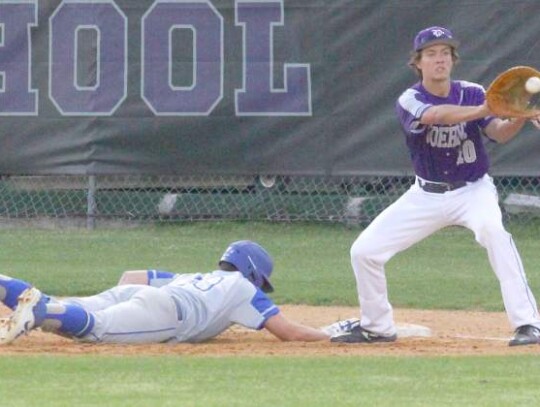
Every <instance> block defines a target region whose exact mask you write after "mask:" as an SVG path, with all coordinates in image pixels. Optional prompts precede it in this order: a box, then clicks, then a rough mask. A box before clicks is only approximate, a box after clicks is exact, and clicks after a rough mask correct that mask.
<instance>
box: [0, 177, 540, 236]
mask: <svg viewBox="0 0 540 407" xmlns="http://www.w3.org/2000/svg"><path fill="white" fill-rule="evenodd" d="M413 181H414V178H413V177H412V176H402V177H396V176H392V177H387V176H384V177H383V176H372V177H320V176H319V177H308V176H234V177H233V176H165V175H163V176H141V175H107V176H105V175H104V176H102V175H99V176H73V175H65V176H56V175H55V176H1V177H0V226H4V227H6V226H12V225H13V226H17V227H18V226H21V225H25V224H28V225H31V226H49V225H60V226H61V225H68V226H75V227H86V228H88V229H93V228H94V227H96V226H111V225H115V224H118V225H121V226H124V227H125V226H130V225H140V224H144V223H166V222H181V221H198V220H249V221H285V222H293V221H310V222H331V223H344V224H347V225H350V226H353V225H366V224H368V223H369V222H370V221H371V220H372V219H373V218H374V217H375V216H376V215H377V214H378V213H379V212H380V211H381V210H383V209H384V208H386V207H387V206H388V205H389V204H390V203H392V202H393V201H394V200H396V199H397V198H398V197H399V196H400V195H401V194H402V193H403V192H404V191H405V190H406V189H407V188H408V187H409V185H410V184H411V183H412V182H413ZM495 183H496V185H497V187H498V190H499V195H500V203H501V206H502V208H503V212H504V216H505V221H506V222H507V223H508V222H517V223H527V222H530V221H531V220H532V219H533V218H537V217H540V185H539V183H540V177H496V178H495Z"/></svg>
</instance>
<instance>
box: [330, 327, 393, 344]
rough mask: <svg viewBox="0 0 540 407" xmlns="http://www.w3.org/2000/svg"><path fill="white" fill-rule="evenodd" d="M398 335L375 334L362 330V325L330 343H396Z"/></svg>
mask: <svg viewBox="0 0 540 407" xmlns="http://www.w3.org/2000/svg"><path fill="white" fill-rule="evenodd" d="M396 339H397V335H396V334H394V335H379V334H376V333H374V332H371V331H368V330H367V329H364V328H362V327H361V326H360V325H358V326H355V327H354V328H353V329H352V330H351V331H350V332H347V333H346V334H342V335H336V336H333V337H332V338H330V342H341V343H375V342H395V340H396Z"/></svg>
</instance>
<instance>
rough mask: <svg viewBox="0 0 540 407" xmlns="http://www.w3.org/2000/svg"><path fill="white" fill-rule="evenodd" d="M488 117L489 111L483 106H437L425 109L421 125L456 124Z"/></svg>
mask: <svg viewBox="0 0 540 407" xmlns="http://www.w3.org/2000/svg"><path fill="white" fill-rule="evenodd" d="M486 116H489V110H488V109H487V107H486V106H485V105H480V106H457V105H437V106H432V107H430V108H429V109H427V110H426V111H425V112H424V114H423V115H422V117H421V119H420V122H421V123H422V124H427V125H433V124H456V123H461V122H468V121H471V120H477V119H480V118H482V117H486Z"/></svg>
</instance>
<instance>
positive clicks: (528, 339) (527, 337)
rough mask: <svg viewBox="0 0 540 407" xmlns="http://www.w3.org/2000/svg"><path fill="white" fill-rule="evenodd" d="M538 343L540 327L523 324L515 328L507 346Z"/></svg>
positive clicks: (539, 340) (539, 342)
mask: <svg viewBox="0 0 540 407" xmlns="http://www.w3.org/2000/svg"><path fill="white" fill-rule="evenodd" d="M533 344H540V329H539V328H537V327H535V326H533V325H523V326H520V327H519V328H518V329H516V332H515V333H514V337H513V338H512V339H511V340H510V342H508V346H518V345H533Z"/></svg>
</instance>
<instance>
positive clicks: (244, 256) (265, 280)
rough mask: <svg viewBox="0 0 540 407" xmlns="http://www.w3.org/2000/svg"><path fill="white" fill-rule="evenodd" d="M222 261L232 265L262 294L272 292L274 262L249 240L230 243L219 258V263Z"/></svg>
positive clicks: (266, 253)
mask: <svg viewBox="0 0 540 407" xmlns="http://www.w3.org/2000/svg"><path fill="white" fill-rule="evenodd" d="M222 261H226V262H228V263H231V264H232V265H234V266H235V267H236V268H237V269H238V271H240V272H241V273H242V274H243V275H244V277H246V278H247V279H248V280H249V281H251V282H252V283H253V284H254V285H255V286H257V287H259V288H260V289H261V290H263V291H264V292H266V293H270V292H272V291H274V287H272V284H270V275H271V274H272V270H273V268H274V262H273V260H272V257H270V255H269V254H268V252H267V251H266V250H265V249H264V248H263V247H262V246H260V245H259V244H257V243H255V242H252V241H250V240H239V241H237V242H234V243H231V244H230V245H229V247H227V250H225V253H223V255H222V256H221V259H220V262H222Z"/></svg>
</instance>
